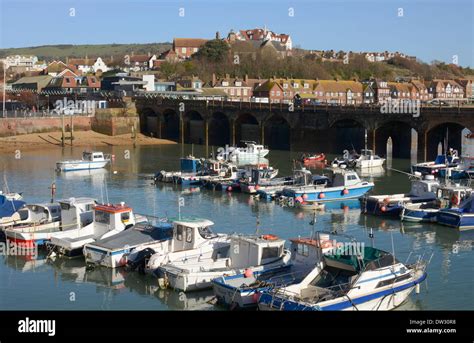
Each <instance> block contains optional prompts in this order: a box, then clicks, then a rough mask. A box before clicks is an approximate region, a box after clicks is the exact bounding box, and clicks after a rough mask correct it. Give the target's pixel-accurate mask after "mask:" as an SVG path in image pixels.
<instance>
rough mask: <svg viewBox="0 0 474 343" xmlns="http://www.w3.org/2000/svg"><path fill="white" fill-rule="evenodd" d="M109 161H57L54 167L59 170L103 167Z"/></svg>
mask: <svg viewBox="0 0 474 343" xmlns="http://www.w3.org/2000/svg"><path fill="white" fill-rule="evenodd" d="M108 163H109V161H77V162H58V163H56V168H57V169H58V170H60V171H63V172H67V171H77V170H90V169H100V168H104V167H105V166H106V165H107V164H108Z"/></svg>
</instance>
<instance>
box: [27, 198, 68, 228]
mask: <svg viewBox="0 0 474 343" xmlns="http://www.w3.org/2000/svg"><path fill="white" fill-rule="evenodd" d="M18 214H19V216H20V218H19V221H20V224H21V223H25V222H27V223H35V224H45V223H52V222H58V221H60V220H61V206H60V204H58V203H52V204H51V203H45V204H27V205H25V206H24V207H23V208H21V209H20V210H18Z"/></svg>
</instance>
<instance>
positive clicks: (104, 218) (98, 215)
mask: <svg viewBox="0 0 474 343" xmlns="http://www.w3.org/2000/svg"><path fill="white" fill-rule="evenodd" d="M95 221H96V222H97V223H102V224H110V213H108V212H103V211H95Z"/></svg>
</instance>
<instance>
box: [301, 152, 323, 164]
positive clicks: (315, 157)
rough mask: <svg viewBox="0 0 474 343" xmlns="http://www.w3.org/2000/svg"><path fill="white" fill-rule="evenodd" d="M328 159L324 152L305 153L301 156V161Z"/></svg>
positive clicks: (309, 161)
mask: <svg viewBox="0 0 474 343" xmlns="http://www.w3.org/2000/svg"><path fill="white" fill-rule="evenodd" d="M325 159H326V155H325V154H323V153H319V154H308V155H307V154H303V155H302V156H301V162H303V163H311V162H322V161H324V160H325Z"/></svg>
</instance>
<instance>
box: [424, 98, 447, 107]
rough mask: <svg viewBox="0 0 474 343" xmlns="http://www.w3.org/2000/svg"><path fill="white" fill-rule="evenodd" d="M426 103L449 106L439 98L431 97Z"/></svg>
mask: <svg viewBox="0 0 474 343" xmlns="http://www.w3.org/2000/svg"><path fill="white" fill-rule="evenodd" d="M427 104H428V105H433V106H449V104H448V103H447V102H446V101H443V100H439V99H433V100H430V101H428V102H427Z"/></svg>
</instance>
